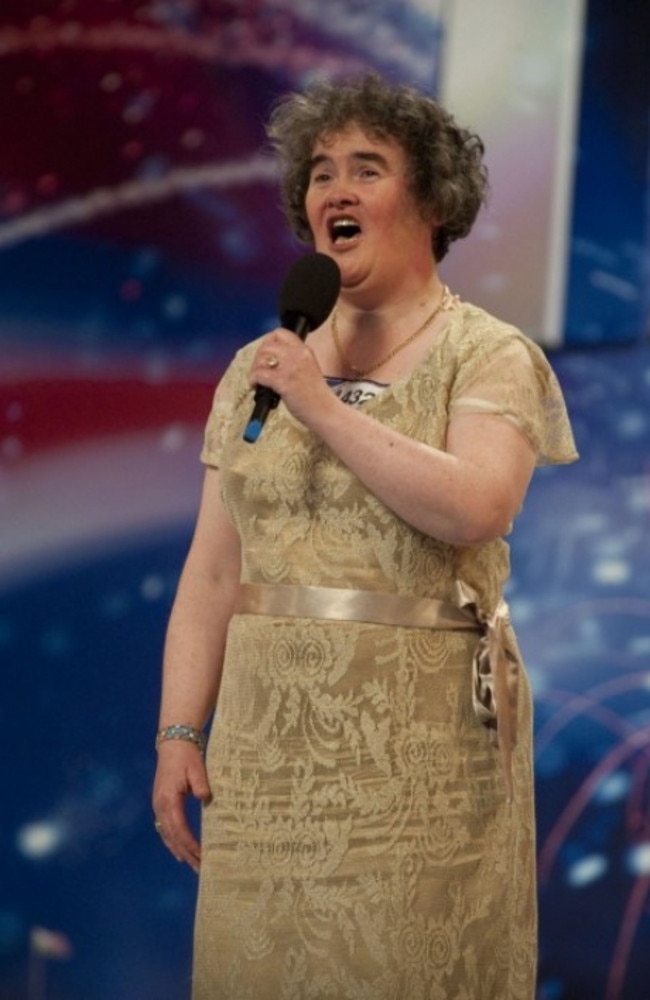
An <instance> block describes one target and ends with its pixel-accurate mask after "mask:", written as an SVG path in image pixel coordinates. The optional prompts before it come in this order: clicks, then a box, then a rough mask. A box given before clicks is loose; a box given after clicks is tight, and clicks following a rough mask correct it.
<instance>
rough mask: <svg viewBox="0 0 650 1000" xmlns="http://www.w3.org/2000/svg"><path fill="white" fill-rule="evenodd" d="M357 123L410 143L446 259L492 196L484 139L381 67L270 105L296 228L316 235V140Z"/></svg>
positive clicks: (416, 193) (415, 185) (436, 252)
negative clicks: (310, 197) (311, 209)
mask: <svg viewBox="0 0 650 1000" xmlns="http://www.w3.org/2000/svg"><path fill="white" fill-rule="evenodd" d="M352 122H354V123H355V124H357V125H359V126H360V127H361V128H362V129H363V130H364V131H367V132H368V133H369V134H370V135H372V136H373V137H376V138H382V139H385V138H392V139H394V140H395V141H397V142H398V143H399V144H400V145H401V146H402V148H403V149H404V151H405V153H406V157H407V162H408V164H409V184H410V188H411V193H412V195H413V197H414V199H415V202H416V204H417V205H418V206H419V208H420V210H421V212H422V215H423V217H425V218H431V217H432V215H434V214H435V216H436V218H437V220H438V222H439V226H438V227H437V228H436V229H435V230H434V233H433V238H432V251H433V256H434V257H435V259H436V261H440V260H442V259H443V257H444V256H445V255H446V253H447V251H448V250H449V245H450V243H452V241H453V240H458V239H461V238H462V237H464V236H467V234H468V233H469V231H470V229H471V228H472V226H473V224H474V220H475V219H476V216H477V215H478V212H479V209H480V208H481V205H482V204H483V202H484V200H485V198H486V196H487V189H488V180H487V168H486V167H485V165H484V163H483V153H484V146H483V142H482V141H481V139H480V138H479V136H478V135H476V134H474V133H472V132H470V131H469V130H468V129H465V128H461V127H460V126H459V125H458V124H457V123H456V121H455V119H454V118H453V116H452V115H451V114H450V113H449V112H448V111H446V110H445V109H444V108H443V107H442V106H441V105H440V104H439V103H438V102H437V101H435V100H434V99H433V98H431V97H428V96H426V95H425V94H423V93H420V92H419V91H417V90H415V89H414V88H412V87H408V86H405V85H400V84H391V83H388V82H387V81H385V80H383V79H382V78H381V77H380V76H378V75H377V74H375V73H367V74H364V75H363V76H361V77H359V78H356V79H352V80H349V81H347V82H343V83H341V82H336V81H333V80H317V81H316V82H314V83H313V84H311V85H310V86H309V87H307V89H306V90H305V91H304V92H303V93H291V94H287V95H285V96H284V97H281V98H280V99H279V101H278V102H277V103H276V104H275V106H274V107H273V108H272V110H271V114H270V117H269V122H268V125H267V130H266V131H267V135H268V138H269V140H270V142H271V144H272V146H273V148H274V149H275V152H276V154H277V155H278V158H279V161H280V167H281V195H282V204H283V207H284V211H285V214H286V217H287V220H288V222H289V225H290V227H291V229H292V231H293V233H294V234H295V235H296V236H297V237H298V239H299V240H300V241H301V242H303V243H311V242H312V233H311V230H310V228H309V223H308V221H307V214H306V212H305V195H306V193H307V187H308V185H309V176H310V159H311V156H312V151H313V148H314V145H315V143H316V142H317V140H318V139H321V138H323V137H327V136H331V135H334V134H335V133H337V132H340V131H342V130H343V129H345V127H346V126H347V125H349V124H350V123H352Z"/></svg>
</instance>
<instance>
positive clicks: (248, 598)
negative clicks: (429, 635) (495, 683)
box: [235, 583, 481, 632]
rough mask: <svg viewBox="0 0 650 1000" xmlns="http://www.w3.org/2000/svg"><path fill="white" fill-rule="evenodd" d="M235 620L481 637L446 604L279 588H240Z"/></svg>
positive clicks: (467, 616)
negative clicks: (262, 618) (307, 621)
mask: <svg viewBox="0 0 650 1000" xmlns="http://www.w3.org/2000/svg"><path fill="white" fill-rule="evenodd" d="M235 614H245V615H272V616H274V617H280V618H285V617H288V618H317V619H324V620H329V621H347V622H367V623H369V624H373V625H397V626H402V627H404V628H433V629H462V630H464V631H471V632H480V631H481V626H480V624H479V622H478V621H477V619H476V616H475V615H474V614H473V613H472V611H470V610H469V609H464V608H459V607H457V606H456V605H455V604H452V603H451V602H448V601H438V600H436V599H435V598H429V597H415V596H412V595H410V594H393V593H388V592H385V591H375V590H352V589H346V588H338V587H300V586H294V585H291V584H282V583H273V584H268V583H243V584H242V585H241V588H240V593H239V599H238V601H237V604H236V606H235Z"/></svg>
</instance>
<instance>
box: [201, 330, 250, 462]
mask: <svg viewBox="0 0 650 1000" xmlns="http://www.w3.org/2000/svg"><path fill="white" fill-rule="evenodd" d="M253 347H254V345H253V344H249V345H247V347H245V348H242V350H240V351H238V352H237V354H236V355H235V357H234V358H233V360H232V361H231V363H230V364H229V365H228V367H227V368H226V371H225V372H224V374H223V375H222V377H221V379H220V381H219V383H218V385H217V387H216V390H215V393H214V397H213V399H212V407H211V410H210V414H209V416H208V420H207V423H206V426H205V432H204V436H203V447H202V449H201V455H200V458H201V461H202V462H203V463H204V464H205V465H211V466H214V467H216V468H219V466H220V465H221V461H222V453H223V448H224V445H225V443H226V440H227V438H228V435H229V432H230V430H231V428H232V424H233V420H234V419H236V420H238V421H239V422H241V416H240V410H241V406H242V403H243V402H244V400H246V399H247V398H248V397H249V396H250V395H251V389H250V386H249V384H248V380H247V377H246V373H247V372H248V369H249V366H250V358H251V355H252V348H253ZM242 432H243V427H242Z"/></svg>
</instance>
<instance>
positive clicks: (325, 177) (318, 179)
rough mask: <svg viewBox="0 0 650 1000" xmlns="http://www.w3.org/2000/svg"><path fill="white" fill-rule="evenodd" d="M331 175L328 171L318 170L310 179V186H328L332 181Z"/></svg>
mask: <svg viewBox="0 0 650 1000" xmlns="http://www.w3.org/2000/svg"><path fill="white" fill-rule="evenodd" d="M331 176H332V175H331V174H330V173H329V171H327V170H316V171H315V172H314V173H313V174H312V175H311V177H310V178H309V183H310V184H326V183H327V181H329V180H330V179H331Z"/></svg>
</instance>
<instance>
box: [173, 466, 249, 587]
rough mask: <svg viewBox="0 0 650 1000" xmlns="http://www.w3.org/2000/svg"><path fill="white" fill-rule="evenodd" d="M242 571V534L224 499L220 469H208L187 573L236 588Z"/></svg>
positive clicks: (185, 571) (185, 570)
mask: <svg viewBox="0 0 650 1000" xmlns="http://www.w3.org/2000/svg"><path fill="white" fill-rule="evenodd" d="M240 569H241V548H240V541H239V535H238V533H237V531H236V529H235V526H234V524H233V523H232V521H231V519H230V515H229V514H228V512H227V510H226V508H225V506H224V503H223V500H222V497H221V480H220V474H219V470H218V469H216V468H214V467H211V466H208V467H207V468H206V471H205V475H204V479H203V489H202V493H201V502H200V505H199V512H198V515H197V519H196V525H195V527H194V535H193V537H192V543H191V545H190V549H189V552H188V555H187V560H186V563H185V569H184V574H187V573H191V574H198V575H200V576H201V577H202V578H204V579H210V580H211V581H212V582H214V583H215V584H216V583H218V584H220V585H223V586H226V587H233V588H234V587H236V586H238V584H239V575H240Z"/></svg>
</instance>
